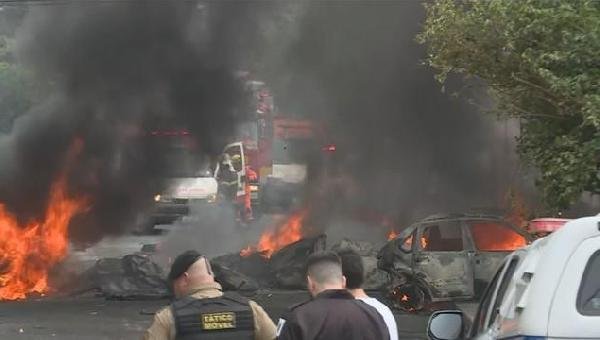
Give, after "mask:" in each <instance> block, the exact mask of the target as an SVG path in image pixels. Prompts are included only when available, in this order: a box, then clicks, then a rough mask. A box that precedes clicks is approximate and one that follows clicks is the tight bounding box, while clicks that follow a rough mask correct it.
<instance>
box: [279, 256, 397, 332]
mask: <svg viewBox="0 0 600 340" xmlns="http://www.w3.org/2000/svg"><path fill="white" fill-rule="evenodd" d="M307 262H308V263H307V268H308V273H307V281H308V290H309V292H310V294H311V295H312V296H313V299H312V300H310V301H308V302H305V303H301V304H298V305H296V306H293V307H292V308H291V311H290V312H289V313H288V314H287V315H286V316H284V317H283V318H281V319H279V323H278V325H277V339H279V340H287V339H290V340H292V339H293V340H330V339H344V340H353V339H360V340H364V339H377V340H389V338H390V336H389V332H388V329H387V326H386V324H385V322H384V320H383V318H382V317H381V315H379V313H378V312H377V310H376V309H375V308H373V307H371V306H369V305H367V304H366V303H364V302H363V301H361V300H358V299H355V298H354V296H353V295H352V294H351V293H350V292H349V291H347V290H346V289H344V288H345V286H346V278H345V277H344V276H343V274H342V264H341V260H340V258H339V256H337V255H336V254H335V253H331V252H321V253H315V254H312V255H311V256H309V258H308V260H307Z"/></svg>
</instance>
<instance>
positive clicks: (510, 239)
mask: <svg viewBox="0 0 600 340" xmlns="http://www.w3.org/2000/svg"><path fill="white" fill-rule="evenodd" d="M471 233H472V234H473V238H474V241H475V246H476V247H477V249H479V250H483V251H514V250H516V249H519V248H521V247H524V246H526V245H527V240H526V239H525V237H523V236H521V235H519V234H517V233H515V232H513V231H512V230H510V229H508V228H506V227H504V226H502V225H499V224H498V223H493V222H489V223H486V222H478V223H472V224H471Z"/></svg>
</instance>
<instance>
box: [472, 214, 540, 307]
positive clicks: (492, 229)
mask: <svg viewBox="0 0 600 340" xmlns="http://www.w3.org/2000/svg"><path fill="white" fill-rule="evenodd" d="M465 224H466V226H467V229H468V235H469V236H470V239H471V241H472V244H473V247H474V249H473V252H472V257H473V271H474V272H473V275H474V279H475V291H476V293H478V295H479V294H480V293H481V292H482V291H483V290H484V289H485V287H486V286H487V284H488V283H489V282H490V280H491V279H492V276H493V275H494V273H495V272H496V270H497V269H498V267H499V266H500V264H501V263H502V261H503V260H504V258H505V257H506V256H507V255H508V254H510V253H511V252H513V251H515V250H516V249H519V248H522V247H524V246H526V245H527V242H528V240H527V239H526V238H525V237H524V236H523V235H521V234H519V233H518V232H517V231H516V230H514V229H513V228H511V227H510V226H509V225H507V224H505V223H504V222H502V221H495V220H469V221H465Z"/></svg>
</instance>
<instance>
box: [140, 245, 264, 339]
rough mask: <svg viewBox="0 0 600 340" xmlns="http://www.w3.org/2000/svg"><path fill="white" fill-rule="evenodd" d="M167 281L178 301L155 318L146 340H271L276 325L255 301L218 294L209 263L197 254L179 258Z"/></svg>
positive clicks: (230, 294) (145, 337)
mask: <svg viewBox="0 0 600 340" xmlns="http://www.w3.org/2000/svg"><path fill="white" fill-rule="evenodd" d="M169 280H170V282H171V283H172V286H173V291H174V293H175V297H176V298H177V300H175V302H173V303H172V304H171V305H170V306H168V307H166V308H164V309H162V310H161V311H159V312H158V313H156V315H155V316H154V322H153V323H152V325H151V326H150V328H149V329H148V330H147V331H146V333H145V335H144V339H145V340H203V339H219V340H229V339H231V340H238V339H240V340H244V339H248V340H253V339H254V340H272V339H274V338H275V324H273V321H271V319H270V318H269V315H267V313H266V312H265V311H264V310H263V309H262V307H260V306H259V305H257V304H256V303H255V302H254V301H250V300H247V299H245V298H243V297H241V296H239V295H237V294H233V293H225V294H223V293H222V292H221V285H219V284H218V283H217V282H215V279H214V275H213V273H212V269H211V267H210V263H209V262H208V260H207V259H206V257H204V256H202V255H201V254H199V253H198V252H196V251H187V252H185V253H183V254H181V255H179V256H178V257H177V258H176V259H175V261H174V262H173V265H172V267H171V271H170V273H169Z"/></svg>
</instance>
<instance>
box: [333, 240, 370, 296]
mask: <svg viewBox="0 0 600 340" xmlns="http://www.w3.org/2000/svg"><path fill="white" fill-rule="evenodd" d="M338 255H339V256H340V259H341V260H342V273H344V276H345V277H346V288H348V289H358V288H360V287H362V285H363V283H364V282H365V266H364V264H363V260H362V257H361V256H360V254H358V253H357V252H356V251H354V250H353V249H349V248H346V249H341V250H340V251H338Z"/></svg>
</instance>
